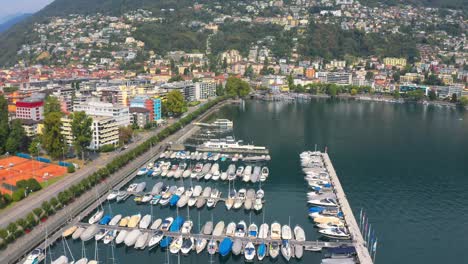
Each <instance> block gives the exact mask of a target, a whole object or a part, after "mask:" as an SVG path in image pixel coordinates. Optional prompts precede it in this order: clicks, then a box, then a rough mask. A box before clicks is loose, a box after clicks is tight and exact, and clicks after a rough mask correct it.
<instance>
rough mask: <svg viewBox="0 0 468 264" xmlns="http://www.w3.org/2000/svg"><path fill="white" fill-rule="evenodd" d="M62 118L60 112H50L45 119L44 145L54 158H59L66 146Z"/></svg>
mask: <svg viewBox="0 0 468 264" xmlns="http://www.w3.org/2000/svg"><path fill="white" fill-rule="evenodd" d="M60 118H61V114H60V113H57V112H51V113H49V114H48V115H47V116H46V118H45V119H44V129H43V130H42V140H41V142H42V147H43V148H44V149H45V150H46V151H47V153H48V154H49V155H50V156H51V157H52V158H54V159H58V158H59V157H60V156H61V155H62V153H63V149H64V148H65V141H64V138H63V135H62V133H61V125H62V121H61V120H60Z"/></svg>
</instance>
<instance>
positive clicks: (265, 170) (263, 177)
mask: <svg viewBox="0 0 468 264" xmlns="http://www.w3.org/2000/svg"><path fill="white" fill-rule="evenodd" d="M269 174H270V170H269V169H268V167H263V168H262V173H261V175H260V181H261V182H264V181H265V180H266V179H267V178H268V175H269Z"/></svg>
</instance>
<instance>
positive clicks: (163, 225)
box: [159, 217, 174, 231]
mask: <svg viewBox="0 0 468 264" xmlns="http://www.w3.org/2000/svg"><path fill="white" fill-rule="evenodd" d="M173 222H174V218H172V217H167V218H166V219H164V220H163V221H162V223H161V226H160V227H159V229H160V230H161V231H168V230H169V228H170V227H171V225H172V223H173Z"/></svg>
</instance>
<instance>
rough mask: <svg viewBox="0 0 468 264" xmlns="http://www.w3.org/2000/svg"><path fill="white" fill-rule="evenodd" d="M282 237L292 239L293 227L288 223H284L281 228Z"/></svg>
mask: <svg viewBox="0 0 468 264" xmlns="http://www.w3.org/2000/svg"><path fill="white" fill-rule="evenodd" d="M281 238H282V239H287V240H290V239H292V232H291V227H290V226H288V225H283V227H282V228H281Z"/></svg>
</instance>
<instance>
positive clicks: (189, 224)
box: [181, 220, 193, 234]
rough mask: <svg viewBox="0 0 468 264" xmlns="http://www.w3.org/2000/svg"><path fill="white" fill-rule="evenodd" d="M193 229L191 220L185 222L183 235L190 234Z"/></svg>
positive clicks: (182, 230)
mask: <svg viewBox="0 0 468 264" xmlns="http://www.w3.org/2000/svg"><path fill="white" fill-rule="evenodd" d="M192 227H193V222H192V221H191V220H187V221H185V222H184V224H183V225H182V229H181V232H182V234H190V231H192Z"/></svg>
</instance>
